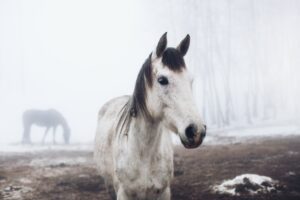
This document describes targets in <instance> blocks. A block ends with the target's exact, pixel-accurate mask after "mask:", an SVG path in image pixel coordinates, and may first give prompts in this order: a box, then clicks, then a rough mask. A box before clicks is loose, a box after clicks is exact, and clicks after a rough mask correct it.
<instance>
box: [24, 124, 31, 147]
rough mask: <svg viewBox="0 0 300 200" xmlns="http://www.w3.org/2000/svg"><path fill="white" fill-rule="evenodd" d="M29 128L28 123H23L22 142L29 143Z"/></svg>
mask: <svg viewBox="0 0 300 200" xmlns="http://www.w3.org/2000/svg"><path fill="white" fill-rule="evenodd" d="M30 128H31V125H30V124H26V123H24V132H23V139H22V144H31V139H30Z"/></svg>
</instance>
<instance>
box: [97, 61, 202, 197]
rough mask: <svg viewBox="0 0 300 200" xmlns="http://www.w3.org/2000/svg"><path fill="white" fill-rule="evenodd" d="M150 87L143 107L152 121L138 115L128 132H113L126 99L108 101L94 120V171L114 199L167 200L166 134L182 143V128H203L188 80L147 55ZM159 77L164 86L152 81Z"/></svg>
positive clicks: (169, 156) (169, 163) (169, 154)
mask: <svg viewBox="0 0 300 200" xmlns="http://www.w3.org/2000/svg"><path fill="white" fill-rule="evenodd" d="M152 69H153V70H152V71H153V85H152V87H149V86H147V88H146V89H147V100H146V105H147V108H148V110H149V112H150V114H151V116H152V117H153V119H154V120H153V121H148V120H145V118H144V117H142V116H141V115H138V116H137V117H132V118H131V121H130V125H129V128H128V133H118V132H117V130H116V129H117V122H118V119H119V114H120V111H121V109H122V107H123V106H124V105H125V104H126V102H128V100H129V98H130V97H129V96H123V97H119V98H117V99H113V100H111V101H110V102H108V103H107V104H105V105H104V106H103V108H102V109H101V110H100V112H99V116H98V128H97V133H96V144H95V154H94V156H95V161H96V163H97V169H98V171H99V173H100V174H101V176H102V177H103V178H104V180H105V183H106V186H107V188H108V190H109V192H110V193H111V195H112V197H113V196H114V194H113V193H114V191H115V193H116V197H117V199H118V200H128V199H145V200H146V199H147V200H148V199H149V200H155V199H157V200H169V199H170V198H171V197H170V196H171V195H170V183H171V180H172V177H173V170H174V167H173V144H172V140H171V131H173V132H175V133H177V134H179V136H180V138H181V139H182V140H183V141H184V140H187V138H186V136H185V128H186V127H187V126H188V125H189V124H191V123H195V124H197V125H198V126H199V127H201V128H199V130H200V129H203V124H202V122H201V120H200V117H199V114H198V112H197V110H196V106H195V103H194V101H193V97H192V88H191V80H190V78H189V77H190V76H189V74H188V72H187V70H186V69H183V70H182V72H174V71H171V70H170V69H169V68H167V67H163V66H162V63H161V59H159V58H155V57H152ZM161 75H164V76H166V77H167V78H168V80H169V85H167V86H162V85H160V84H159V83H158V82H157V79H158V77H159V76H161Z"/></svg>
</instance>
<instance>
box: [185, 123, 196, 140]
mask: <svg viewBox="0 0 300 200" xmlns="http://www.w3.org/2000/svg"><path fill="white" fill-rule="evenodd" d="M196 132H197V128H196V126H195V125H194V124H190V125H189V126H188V127H187V128H186V129H185V135H186V137H187V138H194V136H195V134H196Z"/></svg>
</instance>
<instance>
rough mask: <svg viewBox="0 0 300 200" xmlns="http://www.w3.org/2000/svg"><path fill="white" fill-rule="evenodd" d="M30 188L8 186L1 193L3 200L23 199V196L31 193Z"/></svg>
mask: <svg viewBox="0 0 300 200" xmlns="http://www.w3.org/2000/svg"><path fill="white" fill-rule="evenodd" d="M32 190H33V189H32V188H31V187H25V186H12V185H11V186H8V187H6V188H4V189H3V190H2V191H0V192H1V194H2V197H3V199H4V200H17V199H23V194H25V193H28V192H32Z"/></svg>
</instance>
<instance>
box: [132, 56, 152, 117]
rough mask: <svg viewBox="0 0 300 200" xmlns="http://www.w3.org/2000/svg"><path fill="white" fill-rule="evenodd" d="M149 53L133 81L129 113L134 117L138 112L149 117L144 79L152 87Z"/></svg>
mask: <svg viewBox="0 0 300 200" xmlns="http://www.w3.org/2000/svg"><path fill="white" fill-rule="evenodd" d="M151 55H152V54H150V55H149V57H148V58H147V59H146V61H145V62H144V64H143V66H142V68H141V70H140V72H139V74H138V77H137V79H136V82H135V87H134V92H133V95H132V100H131V105H130V114H131V116H133V117H135V116H137V115H139V114H142V115H144V116H145V117H146V118H151V115H150V113H149V111H148V109H147V106H146V97H147V93H146V81H147V83H148V86H149V87H152V84H153V80H152V74H151V73H152V66H151Z"/></svg>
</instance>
